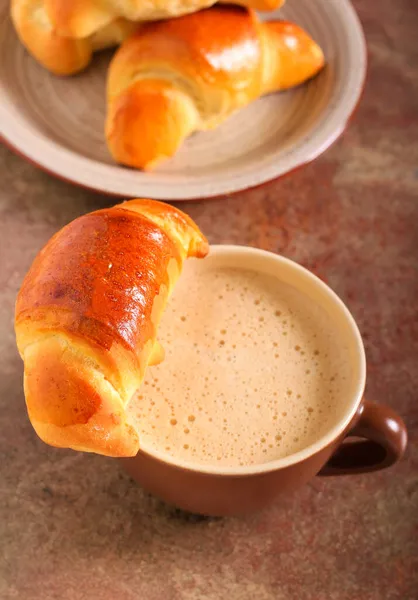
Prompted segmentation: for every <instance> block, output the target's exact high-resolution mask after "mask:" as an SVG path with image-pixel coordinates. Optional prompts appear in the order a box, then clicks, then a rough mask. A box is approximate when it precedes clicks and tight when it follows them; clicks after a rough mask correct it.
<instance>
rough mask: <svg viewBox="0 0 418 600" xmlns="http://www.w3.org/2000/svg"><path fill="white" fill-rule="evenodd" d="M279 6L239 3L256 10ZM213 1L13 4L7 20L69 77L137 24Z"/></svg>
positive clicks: (23, 0) (31, 0)
mask: <svg viewBox="0 0 418 600" xmlns="http://www.w3.org/2000/svg"><path fill="white" fill-rule="evenodd" d="M282 3H283V0H241V2H238V4H243V5H248V6H252V7H253V8H256V9H258V10H273V9H275V8H278V6H280V5H281V4H282ZM211 4H213V0H147V1H144V0H124V1H121V0H11V16H12V20H13V23H14V26H15V29H16V31H17V33H18V35H19V38H20V40H21V42H22V43H23V44H24V46H25V47H26V48H27V49H28V50H29V52H30V53H31V54H32V55H33V56H34V58H36V59H37V60H38V61H39V62H40V63H41V64H42V65H43V66H44V67H45V68H46V69H48V70H49V71H51V72H52V73H55V74H56V75H72V74H74V73H78V72H79V71H82V70H83V69H85V67H86V66H87V65H88V64H89V63H90V61H91V58H92V54H93V52H95V51H96V50H102V49H104V48H109V47H112V46H116V45H118V44H120V43H121V42H122V41H123V40H124V39H126V38H127V37H128V36H129V35H130V34H131V33H132V32H133V31H134V29H135V28H137V24H138V23H139V22H140V21H147V20H156V19H163V18H168V17H176V16H179V15H183V14H187V13H191V12H194V11H196V10H199V9H201V8H205V7H207V6H210V5H211Z"/></svg>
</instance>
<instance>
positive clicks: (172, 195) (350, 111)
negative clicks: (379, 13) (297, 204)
mask: <svg viewBox="0 0 418 600" xmlns="http://www.w3.org/2000/svg"><path fill="white" fill-rule="evenodd" d="M7 7H8V3H6V10H7ZM338 7H339V12H340V13H342V14H343V15H344V14H349V16H350V19H351V23H350V24H349V25H347V26H346V30H347V29H350V30H351V31H352V33H355V37H356V39H357V41H358V42H359V46H358V56H359V68H358V69H357V72H356V79H357V81H356V91H355V93H354V94H353V95H352V97H351V98H346V99H345V102H346V104H347V107H346V109H345V114H344V116H343V117H342V118H341V122H340V124H339V125H337V124H336V125H335V126H334V129H333V130H332V131H331V132H329V134H328V135H327V136H326V138H325V139H323V140H322V143H319V140H317V142H318V143H317V146H316V147H315V148H313V149H311V151H310V152H309V153H307V155H306V156H305V157H303V156H299V154H300V153H302V154H303V148H304V147H303V144H302V146H301V147H300V148H299V149H298V151H297V152H296V157H294V158H293V161H294V164H290V165H286V164H282V168H281V169H280V167H276V169H277V173H275V174H271V173H267V172H266V171H267V170H268V167H267V168H266V169H265V171H262V174H261V176H260V178H259V179H258V180H254V179H253V181H248V185H246V184H245V180H244V181H243V182H242V184H238V185H237V184H236V181H234V179H232V180H231V179H228V178H226V179H220V180H219V181H217V182H215V183H214V184H213V183H212V184H208V183H206V182H200V183H199V182H193V184H191V185H190V184H186V185H182V186H180V185H179V186H175V184H174V185H173V184H172V183H171V184H170V183H158V182H150V184H149V185H150V188H158V187H161V188H162V189H165V190H166V191H165V192H163V193H159V192H158V193H157V190H156V192H155V193H150V191H149V190H146V191H145V190H144V191H145V192H146V193H140V194H138V193H133V192H130V191H128V192H127V191H122V190H121V189H119V188H120V183H119V182H115V185H114V186H113V187H112V186H110V189H109V182H106V184H105V185H103V186H102V185H100V180H99V179H98V180H97V181H95V182H94V183H91V182H89V181H86V176H85V174H81V175H80V173H78V172H77V171H76V172H77V176H72V177H70V176H68V175H67V174H65V173H63V172H62V171H63V169H62V168H61V162H56V163H53V164H52V165H51V164H50V161H46V162H42V161H41V160H39V159H36V158H35V157H34V156H33V155H32V154H31V153H30V152H29V153H27V152H25V151H24V150H23V149H22V144H19V143H18V142H17V143H16V141H15V140H14V139H13V137H14V136H13V132H12V135H7V132H5V129H7V125H6V126H4V125H3V126H2V128H3V131H0V142H2V143H3V144H4V145H5V146H6V147H8V148H9V149H10V150H11V151H12V152H14V153H15V154H17V155H18V156H20V157H21V158H23V159H24V160H26V161H27V162H29V163H30V164H32V165H34V166H35V167H37V168H39V169H40V170H42V171H44V172H45V173H48V174H49V175H51V176H53V177H55V178H58V179H59V180H61V181H64V182H66V183H70V184H72V185H76V186H78V187H80V188H82V189H85V190H88V191H92V192H96V193H100V194H104V195H106V196H108V197H114V198H121V197H126V198H132V197H137V196H149V197H151V198H159V199H161V200H167V201H174V202H180V201H198V200H203V199H214V200H215V199H217V198H220V197H222V196H225V195H228V196H232V195H235V194H238V193H240V192H243V191H245V190H250V189H255V188H258V187H261V186H262V185H264V184H266V183H268V182H272V181H277V180H279V179H281V178H282V177H284V176H286V175H290V174H291V173H293V172H294V171H296V170H298V169H300V168H302V167H304V166H306V165H308V164H310V163H311V162H313V161H314V160H316V159H317V158H318V157H319V156H320V155H322V154H323V153H324V152H326V150H328V149H329V147H330V146H332V145H333V144H334V143H335V142H336V141H337V140H338V139H339V137H340V136H341V135H342V134H343V133H344V131H345V130H346V128H347V126H348V125H349V123H350V121H351V119H352V118H353V116H354V114H355V112H356V111H357V109H358V107H359V104H360V101H361V99H362V96H363V93H364V89H365V84H366V78H367V71H368V48H367V41H366V37H365V34H364V30H363V26H362V23H361V21H360V18H359V16H358V14H357V12H356V10H355V8H354V6H353V4H352V2H351V1H350V0H338ZM343 21H344V22H345V20H343ZM339 105H341V100H340V102H339ZM0 114H1V105H0ZM9 120H10V119H9ZM7 122H8V119H3V123H4V124H6V123H7ZM0 123H1V119H0ZM45 143H46V144H50V143H53V142H48V140H46V141H45ZM60 147H61V149H62V151H64V152H65V153H68V154H69V155H70V156H71V155H72V156H73V158H74V159H75V160H77V161H81V164H86V163H89V162H93V163H96V164H97V163H98V164H103V163H101V162H100V161H95V160H92V159H89V158H87V157H84V156H83V155H81V154H79V153H77V152H74V151H73V150H70V149H68V148H65V147H64V146H60ZM105 166H107V167H112V166H113V165H105ZM114 166H116V164H115V165H114ZM272 166H273V165H270V171H271V168H272ZM119 167H120V166H119ZM157 176H158V174H157ZM87 179H88V173H87ZM122 185H123V184H122ZM130 185H132V184H130ZM141 185H143V182H139V183H138V186H139V187H141ZM199 185H200V186H201V187H202V193H198V194H196V193H195V192H194V191H192V189H189V191H188V188H195V187H196V186H199Z"/></svg>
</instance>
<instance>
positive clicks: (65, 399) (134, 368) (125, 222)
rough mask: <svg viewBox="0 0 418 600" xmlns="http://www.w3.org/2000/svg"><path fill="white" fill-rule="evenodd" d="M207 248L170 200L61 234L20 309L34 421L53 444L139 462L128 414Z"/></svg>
mask: <svg viewBox="0 0 418 600" xmlns="http://www.w3.org/2000/svg"><path fill="white" fill-rule="evenodd" d="M207 252H208V243H207V241H206V239H205V237H204V236H203V235H202V233H201V232H200V231H199V229H198V227H197V225H196V224H195V223H194V222H193V221H192V220H191V219H190V218H189V217H188V216H187V215H185V214H184V213H182V212H181V211H180V210H178V209H176V208H174V207H172V206H170V205H168V204H164V203H162V202H156V201H152V200H132V201H128V202H124V203H122V204H119V205H117V206H114V207H113V208H107V209H103V210H98V211H96V212H93V213H90V214H88V215H85V216H82V217H80V218H78V219H76V220H75V221H73V222H72V223H70V224H69V225H67V226H66V227H64V228H63V229H62V230H61V231H59V232H58V233H57V234H55V235H54V236H53V237H52V238H51V240H50V241H49V242H48V243H47V244H46V246H45V247H44V248H43V249H42V250H41V251H40V253H39V254H38V256H37V257H36V259H35V261H34V263H33V264H32V266H31V268H30V270H29V272H28V273H27V275H26V277H25V279H24V281H23V284H22V287H21V289H20V291H19V294H18V297H17V303H16V315H15V331H16V340H17V346H18V349H19V352H20V355H21V357H22V358H23V361H24V370H25V375H24V388H25V397H26V404H27V409H28V414H29V418H30V420H31V422H32V425H33V427H34V428H35V430H36V432H37V433H38V435H39V437H40V438H42V440H43V441H45V442H46V443H48V444H51V445H52V446H59V447H67V448H73V449H75V450H82V451H86V452H97V453H99V454H105V455H107V456H133V455H135V454H136V453H137V451H138V449H139V444H140V440H139V438H138V433H137V430H136V429H135V427H134V426H133V424H131V423H129V419H128V417H127V413H126V407H127V404H128V403H129V401H130V399H131V397H132V395H133V394H134V392H135V391H136V390H137V389H138V387H139V386H140V384H141V381H142V379H143V376H144V373H145V369H146V368H147V366H148V365H149V364H152V363H156V362H159V361H160V360H161V359H162V357H163V354H162V350H161V347H160V346H159V344H158V343H157V341H156V331H157V327H158V323H159V321H160V317H161V314H162V311H163V309H164V307H165V304H166V301H167V298H168V295H169V294H170V292H171V290H172V288H173V286H174V284H175V282H176V280H177V278H178V276H179V274H180V271H181V267H182V263H183V261H184V259H185V258H186V257H188V256H196V257H203V256H205V255H206V254H207Z"/></svg>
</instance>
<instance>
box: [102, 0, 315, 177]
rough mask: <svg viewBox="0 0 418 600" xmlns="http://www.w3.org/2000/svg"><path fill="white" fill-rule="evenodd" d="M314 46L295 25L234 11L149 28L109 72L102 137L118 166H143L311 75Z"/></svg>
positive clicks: (211, 11)
mask: <svg viewBox="0 0 418 600" xmlns="http://www.w3.org/2000/svg"><path fill="white" fill-rule="evenodd" d="M323 64H324V56H323V53H322V51H321V49H320V48H319V46H318V45H317V44H316V43H315V42H314V41H313V40H312V38H311V37H310V36H309V35H308V34H307V33H306V32H305V31H303V30H302V29H301V28H300V27H298V26H297V25H294V24H292V23H287V22H284V21H272V22H264V23H261V22H260V21H259V20H258V18H257V16H256V14H255V13H254V12H253V11H251V10H246V9H244V8H240V7H237V6H220V5H216V6H213V7H212V8H208V9H206V10H202V11H200V12H199V13H195V14H191V15H186V16H183V17H179V18H178V19H169V20H167V21H161V22H158V23H148V24H144V25H142V26H141V28H140V29H139V30H138V32H136V33H135V34H133V35H132V36H130V37H129V38H128V39H127V40H126V41H125V42H124V43H123V44H122V46H121V47H120V48H119V50H118V51H117V52H116V54H115V56H114V58H113V60H112V62H111V65H110V68H109V73H108V81H107V107H108V108H107V119H106V139H107V144H108V147H109V150H110V152H111V153H112V155H113V157H114V158H115V160H116V161H117V162H120V163H122V164H126V165H129V166H133V167H137V168H143V169H149V168H151V167H153V166H154V165H155V164H157V163H158V162H160V161H161V160H163V159H164V158H166V157H169V156H172V155H173V154H174V153H175V151H176V150H177V149H178V147H179V146H180V145H181V143H182V142H183V141H184V139H185V138H186V137H187V136H188V135H190V134H191V133H192V132H193V131H196V130H206V129H211V128H214V127H216V126H218V125H219V124H220V123H222V122H223V121H224V120H225V119H226V118H227V117H228V116H229V115H230V114H231V113H232V112H234V111H236V110H237V109H239V108H241V107H243V106H245V105H247V104H248V103H249V102H251V101H252V100H254V99H256V98H258V97H259V96H261V95H263V94H266V93H268V92H272V91H277V90H283V89H287V88H289V87H292V86H295V85H299V84H300V83H303V82H304V81H306V80H307V79H309V78H310V77H312V76H313V75H315V74H316V73H317V72H318V71H319V70H320V69H321V68H322V66H323Z"/></svg>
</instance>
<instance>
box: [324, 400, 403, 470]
mask: <svg viewBox="0 0 418 600" xmlns="http://www.w3.org/2000/svg"><path fill="white" fill-rule="evenodd" d="M357 414H358V419H357V422H356V424H355V425H354V426H353V427H352V429H350V430H349V432H348V433H347V435H346V437H345V439H344V441H343V442H342V443H341V445H340V446H339V447H338V448H337V449H336V450H335V451H334V453H333V455H332V456H331V458H330V459H329V460H328V462H327V464H326V465H325V466H324V467H323V468H322V469H321V471H320V472H319V473H318V475H350V474H354V473H369V472H370V471H379V470H380V469H386V467H390V466H391V465H393V464H395V463H396V462H398V461H399V460H400V459H401V458H402V455H403V453H404V452H405V448H406V444H407V439H408V435H407V430H406V426H405V423H404V422H403V420H402V419H401V417H400V416H399V415H398V414H396V413H395V412H394V411H393V410H392V409H391V408H389V407H388V406H385V405H381V404H375V403H374V402H368V401H367V400H366V401H364V402H363V404H362V405H361V406H360V409H359V412H358V413H357ZM351 437H354V438H363V439H361V440H350V439H349V438H351Z"/></svg>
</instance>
